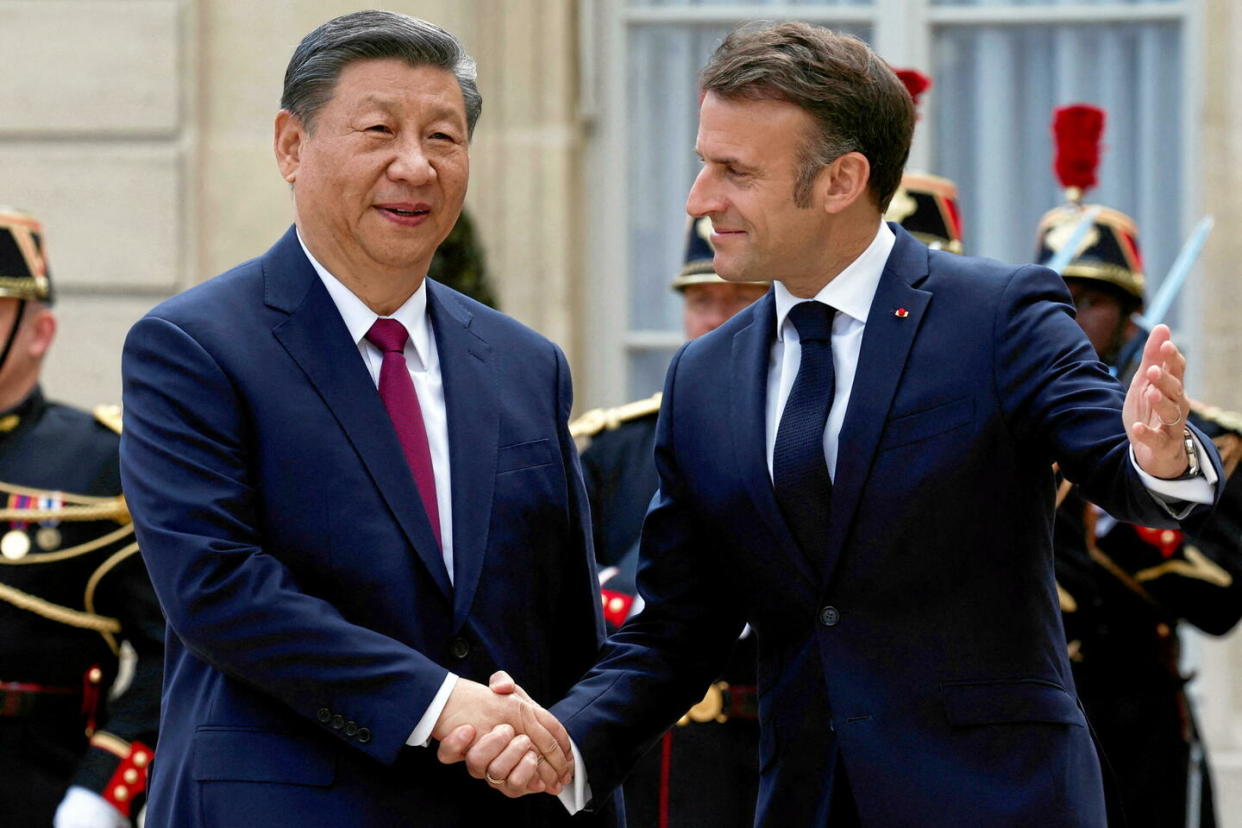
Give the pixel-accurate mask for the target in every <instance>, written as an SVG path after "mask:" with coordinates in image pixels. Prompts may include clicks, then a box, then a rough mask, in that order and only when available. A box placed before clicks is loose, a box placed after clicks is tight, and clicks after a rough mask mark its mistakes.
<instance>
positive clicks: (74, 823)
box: [52, 785, 130, 828]
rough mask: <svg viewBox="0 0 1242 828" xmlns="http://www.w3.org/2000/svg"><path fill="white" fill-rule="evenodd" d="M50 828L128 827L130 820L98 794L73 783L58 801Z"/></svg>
mask: <svg viewBox="0 0 1242 828" xmlns="http://www.w3.org/2000/svg"><path fill="white" fill-rule="evenodd" d="M52 828H130V822H129V820H128V819H126V818H125V816H124V815H123V814H122V813H121V812H120V811H118V810H117V809H116V808H113V807H112V806H111V805H110V804H108V800H106V799H104V798H103V797H102V796H100V795H99V794H97V793H95V792H94V791H90V790H87V789H86V788H83V787H82V786H80V785H74V786H73V787H71V788H70V789H69V790H68V791H66V792H65V798H64V799H62V800H61V801H60V806H59V807H58V808H57V809H56V815H55V816H53V817H52Z"/></svg>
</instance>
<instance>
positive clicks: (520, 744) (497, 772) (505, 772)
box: [487, 734, 532, 786]
mask: <svg viewBox="0 0 1242 828" xmlns="http://www.w3.org/2000/svg"><path fill="white" fill-rule="evenodd" d="M531 750H532V748H531V744H530V737H529V736H527V735H525V734H518V735H517V736H515V737H513V739H511V740H510V741H509V744H508V745H507V746H506V747H505V749H504V750H502V751H501V752H500V755H499V756H497V757H496V758H495V759H493V760H492V761H491V762H490V763H489V764H488V766H487V776H488V777H489V778H491V779H508V778H509V774H511V773H513V770H514V769H515V768H516V767H517V766H518V763H519V762H520V761H522V757H523V756H525V755H526V754H528V753H530V752H531ZM521 784H523V786H524V784H525V780H524V781H523V783H521Z"/></svg>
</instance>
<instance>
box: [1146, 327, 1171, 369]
mask: <svg viewBox="0 0 1242 828" xmlns="http://www.w3.org/2000/svg"><path fill="white" fill-rule="evenodd" d="M1169 338H1170V334H1169V326H1168V325H1157V326H1156V327H1154V328H1152V329H1151V333H1149V334H1148V335H1147V342H1145V343H1144V344H1143V365H1144V366H1147V365H1155V364H1157V363H1159V362H1160V349H1161V347H1162V346H1163V345H1164V343H1166V342H1168V341H1169Z"/></svg>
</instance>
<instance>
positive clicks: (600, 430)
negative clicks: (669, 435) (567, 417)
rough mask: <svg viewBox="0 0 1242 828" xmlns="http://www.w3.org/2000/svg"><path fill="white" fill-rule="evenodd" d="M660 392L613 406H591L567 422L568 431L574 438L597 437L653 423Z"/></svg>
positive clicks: (660, 395) (658, 406) (657, 411)
mask: <svg viewBox="0 0 1242 828" xmlns="http://www.w3.org/2000/svg"><path fill="white" fill-rule="evenodd" d="M662 396H663V395H662V394H661V393H660V392H656V393H655V394H652V395H651V396H650V397H647V398H646V399H642V400H636V401H635V402H631V403H626V404H625V405H619V406H616V407H615V408H593V409H591V410H590V411H588V412H586V413H585V414H583V415H582V416H580V417H578V418H577V419H575V420H574V421H573V422H571V423H570V424H569V433H570V435H571V436H572V437H573V438H574V439H576V440H579V439H585V438H597V437H602V436H603V435H605V434H607V433H609V432H617V431H622V430H626V431H628V430H630V429H632V428H634V427H639V426H643V425H648V424H654V422H655V418H656V415H657V414H659V412H660V400H661V398H662Z"/></svg>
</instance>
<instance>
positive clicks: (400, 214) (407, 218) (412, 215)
mask: <svg viewBox="0 0 1242 828" xmlns="http://www.w3.org/2000/svg"><path fill="white" fill-rule="evenodd" d="M375 209H377V210H379V212H380V214H381V215H383V216H384V217H385V218H387V219H388V220H389V221H392V222H395V223H397V224H402V225H407V226H412V225H416V224H421V223H422V221H423V220H424V219H425V218H426V217H427V216H428V215H430V213H431V205H430V204H424V203H421V202H420V203H418V204H410V203H406V202H401V203H398V204H377V205H375Z"/></svg>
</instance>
